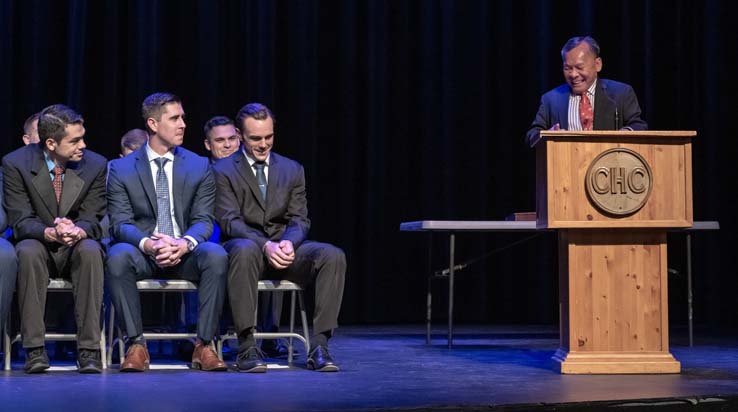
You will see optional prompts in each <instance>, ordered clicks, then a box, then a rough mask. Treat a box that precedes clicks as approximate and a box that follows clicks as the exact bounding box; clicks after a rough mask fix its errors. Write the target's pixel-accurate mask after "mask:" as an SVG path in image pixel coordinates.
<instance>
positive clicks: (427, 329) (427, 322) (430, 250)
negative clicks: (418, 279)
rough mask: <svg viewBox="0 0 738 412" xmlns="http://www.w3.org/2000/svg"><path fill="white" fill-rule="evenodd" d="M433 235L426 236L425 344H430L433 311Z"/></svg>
mask: <svg viewBox="0 0 738 412" xmlns="http://www.w3.org/2000/svg"><path fill="white" fill-rule="evenodd" d="M432 264H433V233H430V234H429V235H428V268H427V272H426V273H427V278H426V296H425V344H426V345H430V343H431V312H432V310H433V306H432V303H433V299H432V297H433V296H432V292H431V287H432V286H433V267H432Z"/></svg>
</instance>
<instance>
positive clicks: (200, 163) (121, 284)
mask: <svg viewBox="0 0 738 412" xmlns="http://www.w3.org/2000/svg"><path fill="white" fill-rule="evenodd" d="M141 112H142V115H143V118H144V121H145V123H146V128H147V130H148V132H149V140H148V142H147V143H146V144H145V145H143V146H142V147H141V148H140V149H138V150H137V151H135V152H133V153H131V154H129V155H128V156H124V157H122V158H120V159H116V160H113V161H111V162H110V172H109V174H108V213H109V215H110V222H111V227H112V235H113V243H114V244H113V246H112V247H111V248H110V251H109V252H108V257H107V261H106V267H107V270H106V283H107V286H108V290H109V291H110V297H111V300H112V302H113V305H115V309H116V310H117V312H118V314H119V319H120V320H119V321H120V322H121V324H122V325H123V328H124V330H125V331H126V335H127V337H128V343H129V345H130V346H129V348H128V352H127V353H126V358H125V360H124V361H123V362H122V363H121V367H120V370H121V371H122V372H143V371H144V370H146V369H148V368H149V353H148V351H147V350H146V342H145V341H144V339H143V330H142V329H143V326H142V321H141V303H140V299H139V294H138V290H137V289H136V281H137V280H141V279H146V278H151V277H153V276H156V277H165V278H166V277H176V278H182V279H186V280H190V281H193V282H196V283H198V284H199V287H198V292H199V293H198V295H199V301H200V305H199V317H198V322H197V336H198V340H197V342H196V344H195V350H194V352H193V353H192V367H193V368H195V369H201V370H207V371H224V370H226V365H225V363H223V362H222V361H221V360H220V359H218V356H217V355H216V353H215V351H214V350H213V349H212V347H211V346H210V344H209V343H210V341H211V340H212V339H213V337H214V336H215V335H216V333H217V328H218V320H219V318H220V313H221V311H222V310H223V300H224V299H225V287H226V274H227V271H228V255H227V254H226V252H225V250H223V248H222V247H221V246H220V245H218V244H215V243H212V242H208V238H209V237H210V235H211V233H212V231H213V202H214V201H215V181H214V180H213V175H212V172H211V170H210V164H209V162H208V159H206V158H204V157H201V156H198V155H197V154H195V153H192V152H190V151H188V150H185V149H183V148H182V147H180V145H181V144H182V141H183V138H184V131H185V126H186V125H185V122H184V110H183V109H182V103H181V100H180V99H179V98H178V97H177V96H174V95H172V94H169V93H154V94H152V95H150V96H149V97H147V98H146V99H145V100H144V102H143V105H142V108H141Z"/></svg>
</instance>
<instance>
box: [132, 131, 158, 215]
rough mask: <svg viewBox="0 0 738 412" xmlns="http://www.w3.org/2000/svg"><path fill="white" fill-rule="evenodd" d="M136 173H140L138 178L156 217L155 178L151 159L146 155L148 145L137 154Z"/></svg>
mask: <svg viewBox="0 0 738 412" xmlns="http://www.w3.org/2000/svg"><path fill="white" fill-rule="evenodd" d="M135 156H136V171H137V172H138V178H139V180H141V185H142V186H143V189H144V193H145V194H146V197H147V198H148V199H149V205H150V206H151V210H152V211H153V212H154V216H156V213H157V210H158V208H157V206H156V188H155V187H154V178H153V176H151V166H150V165H149V158H148V156H147V155H146V145H143V146H142V147H141V149H139V151H138V152H136V155H135Z"/></svg>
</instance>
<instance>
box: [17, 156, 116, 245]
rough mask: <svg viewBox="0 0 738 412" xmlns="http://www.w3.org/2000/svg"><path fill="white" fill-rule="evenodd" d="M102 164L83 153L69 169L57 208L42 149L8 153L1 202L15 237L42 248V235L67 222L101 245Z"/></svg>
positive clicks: (102, 213)
mask: <svg viewBox="0 0 738 412" xmlns="http://www.w3.org/2000/svg"><path fill="white" fill-rule="evenodd" d="M106 164H107V160H106V159H105V158H104V157H102V156H100V155H99V154H97V153H95V152H92V151H90V150H85V154H84V156H83V157H82V160H80V161H79V162H76V163H74V162H70V163H68V164H67V168H66V171H65V173H64V189H63V190H62V195H61V200H60V202H59V203H58V204H57V201H56V195H55V194H54V187H53V186H52V183H51V177H50V176H49V169H48V166H47V165H46V161H45V160H44V153H43V149H42V147H41V145H40V144H31V145H28V146H24V147H21V148H20V149H17V150H15V151H13V152H11V153H8V154H7V155H6V156H5V157H3V175H4V182H3V192H4V195H5V198H4V199H3V201H4V205H5V209H6V210H7V212H8V220H9V224H10V225H11V227H12V228H13V237H14V238H15V239H16V240H22V239H38V240H40V241H42V242H44V241H45V240H44V229H46V228H47V227H51V226H54V219H55V218H57V217H67V218H69V219H70V220H72V221H73V222H74V223H75V224H76V225H77V226H79V227H80V228H82V229H84V231H85V232H87V236H88V237H89V238H91V239H95V240H99V239H100V237H101V235H102V230H101V229H100V219H102V217H103V215H104V214H105V170H106Z"/></svg>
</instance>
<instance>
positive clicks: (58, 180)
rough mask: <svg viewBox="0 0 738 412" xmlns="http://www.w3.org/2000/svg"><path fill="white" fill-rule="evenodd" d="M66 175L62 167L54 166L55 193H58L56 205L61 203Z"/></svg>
mask: <svg viewBox="0 0 738 412" xmlns="http://www.w3.org/2000/svg"><path fill="white" fill-rule="evenodd" d="M63 174H64V169H63V168H62V167H61V166H58V165H57V166H54V182H53V184H54V193H56V203H59V200H61V192H62V175H63Z"/></svg>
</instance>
